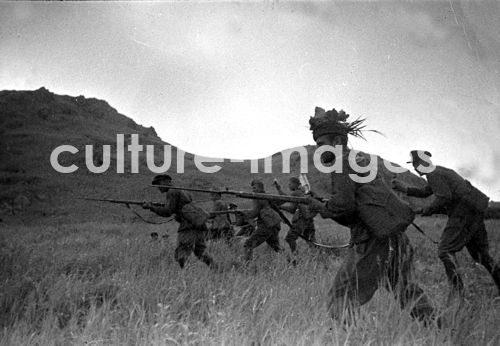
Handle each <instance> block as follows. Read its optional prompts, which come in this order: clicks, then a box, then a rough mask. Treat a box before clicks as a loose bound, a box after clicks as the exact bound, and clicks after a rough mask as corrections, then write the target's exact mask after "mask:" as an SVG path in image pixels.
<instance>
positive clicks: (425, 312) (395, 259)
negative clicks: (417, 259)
mask: <svg viewBox="0 0 500 346" xmlns="http://www.w3.org/2000/svg"><path fill="white" fill-rule="evenodd" d="M392 241H393V243H394V244H391V245H392V248H393V249H394V251H393V252H392V258H391V259H390V261H389V267H388V268H387V274H388V278H389V284H390V288H391V290H392V292H393V293H394V295H395V296H396V299H398V300H399V302H400V305H401V308H403V309H404V308H405V307H407V306H411V307H412V308H411V316H412V317H413V318H417V319H419V320H421V321H424V322H430V321H432V320H433V319H434V318H435V317H436V310H435V309H434V307H433V306H432V304H431V303H430V300H429V298H428V297H427V296H426V295H425V293H424V291H423V290H422V288H421V287H420V286H419V285H418V284H416V283H413V282H412V279H411V274H412V270H413V248H412V246H411V244H410V242H409V240H408V237H407V236H406V234H401V235H400V236H398V237H394V238H392Z"/></svg>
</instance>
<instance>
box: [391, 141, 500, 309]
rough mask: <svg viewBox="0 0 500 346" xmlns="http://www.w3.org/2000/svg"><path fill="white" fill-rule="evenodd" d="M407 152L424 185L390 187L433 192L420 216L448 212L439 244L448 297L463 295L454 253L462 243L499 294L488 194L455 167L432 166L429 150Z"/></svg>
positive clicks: (426, 193) (408, 191)
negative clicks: (486, 219)
mask: <svg viewBox="0 0 500 346" xmlns="http://www.w3.org/2000/svg"><path fill="white" fill-rule="evenodd" d="M410 155H411V161H408V163H411V164H412V165H413V167H414V168H415V171H416V172H417V173H418V174H419V175H420V176H424V175H425V177H426V178H427V185H426V186H425V187H423V188H416V187H407V186H406V185H405V184H403V183H402V182H400V181H398V180H394V181H393V188H394V189H395V190H397V191H401V192H404V193H405V194H407V195H408V196H415V197H421V198H425V197H429V196H431V195H434V196H435V199H434V201H433V202H432V203H431V204H430V205H428V206H426V207H424V208H422V209H421V210H419V211H418V212H420V213H421V214H422V215H423V216H429V215H432V214H439V213H443V214H446V215H448V223H447V224H446V227H445V228H444V230H443V233H442V234H441V240H440V242H439V247H438V256H439V259H441V261H442V262H443V265H444V268H445V271H446V275H447V277H448V281H449V283H450V286H451V290H450V294H449V297H448V301H450V300H451V299H452V298H453V297H455V296H457V295H458V296H459V297H462V296H463V290H464V284H463V281H462V278H461V276H460V274H459V273H458V265H457V261H456V257H455V254H456V253H457V252H458V251H461V250H462V249H463V248H464V247H466V248H467V250H468V251H469V254H470V255H471V257H472V258H473V259H474V261H476V262H477V263H480V264H482V265H483V266H484V267H485V268H486V270H487V271H488V272H489V273H490V274H491V276H492V277H493V280H494V281H495V284H496V285H497V287H498V292H499V294H500V266H499V265H498V263H495V261H494V260H493V258H492V257H491V256H490V254H489V251H488V234H487V232H486V227H485V225H484V212H485V210H486V209H487V208H488V200H489V198H488V197H487V196H486V195H484V194H483V193H482V192H481V191H479V190H478V189H477V188H475V187H474V186H472V185H471V184H470V183H469V182H468V181H467V180H465V179H463V178H462V177H461V176H460V175H458V174H457V173H456V172H455V171H453V170H451V169H449V168H445V167H441V166H434V165H433V164H432V162H431V160H430V157H431V156H432V155H431V154H430V153H429V152H427V151H420V150H413V151H411V152H410Z"/></svg>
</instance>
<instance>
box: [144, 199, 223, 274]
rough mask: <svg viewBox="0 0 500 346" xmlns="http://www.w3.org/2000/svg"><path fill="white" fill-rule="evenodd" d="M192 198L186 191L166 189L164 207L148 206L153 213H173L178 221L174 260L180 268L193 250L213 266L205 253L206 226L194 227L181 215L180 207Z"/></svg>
mask: <svg viewBox="0 0 500 346" xmlns="http://www.w3.org/2000/svg"><path fill="white" fill-rule="evenodd" d="M191 202H192V199H191V196H189V195H188V194H187V193H186V192H184V191H181V190H168V191H167V193H166V204H165V206H164V207H150V210H151V211H153V212H154V213H156V214H158V215H160V216H164V217H168V216H171V215H175V220H176V221H177V222H179V228H178V230H177V247H176V249H175V260H176V261H177V262H178V263H179V265H180V266H181V268H183V267H184V264H185V263H186V261H187V259H188V258H189V256H190V255H191V253H193V252H194V254H195V256H196V257H197V258H198V259H200V260H201V261H203V262H204V263H205V264H206V265H208V266H213V265H214V261H213V259H212V257H210V256H209V255H208V254H207V253H206V249H207V246H206V243H205V238H206V235H207V231H208V230H207V227H206V226H205V225H203V226H201V227H195V226H193V225H192V224H190V223H189V222H188V221H187V220H186V219H185V218H184V217H183V215H182V208H183V207H184V206H185V205H186V204H188V203H191Z"/></svg>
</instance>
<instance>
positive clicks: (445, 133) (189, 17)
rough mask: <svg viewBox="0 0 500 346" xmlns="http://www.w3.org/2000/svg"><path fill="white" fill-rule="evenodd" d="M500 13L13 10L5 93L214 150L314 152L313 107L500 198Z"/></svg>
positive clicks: (454, 8) (448, 9)
mask: <svg viewBox="0 0 500 346" xmlns="http://www.w3.org/2000/svg"><path fill="white" fill-rule="evenodd" d="M499 18H500V5H499V3H498V2H464V3H459V2H454V1H453V2H451V1H443V2H425V3H388V2H383V3H372V2H370V3H368V2H355V3H344V2H335V3H322V2H318V3H310V2H308V3H283V2H280V3H275V4H273V3H253V4H243V3H225V4H222V3H205V4H203V3H158V2H150V3H137V2H134V3H127V2H117V3H99V2H90V3H61V2H54V3H46V2H42V3H33V2H23V3H1V4H0V53H1V54H0V89H18V90H24V89H30V90H32V89H37V88H39V87H41V86H45V87H46V88H48V89H49V90H50V91H52V92H55V93H58V94H68V95H85V96H87V97H96V98H99V99H104V100H106V101H108V102H109V103H110V105H111V106H113V107H114V108H116V109H117V110H118V111H119V112H120V113H122V114H125V115H127V116H129V117H131V118H133V119H134V120H135V121H136V122H138V123H140V124H143V125H144V126H154V128H155V129H156V131H157V132H158V134H159V135H160V137H161V138H162V139H163V140H165V141H166V142H169V143H171V144H173V145H176V146H179V147H180V148H181V149H183V150H186V151H189V152H193V153H196V154H200V155H205V156H211V157H230V158H257V157H264V156H268V155H270V154H272V153H274V152H277V151H280V150H282V149H286V148H289V147H296V146H300V145H305V144H312V143H313V140H312V136H311V133H310V131H309V129H308V119H309V116H312V115H313V113H314V107H315V106H321V107H323V108H325V109H331V108H333V107H335V108H338V109H340V108H343V109H345V110H346V111H347V112H348V113H350V114H352V117H353V118H357V117H358V116H362V117H367V118H368V120H367V124H368V127H370V128H374V129H377V130H379V131H381V132H383V133H384V134H385V135H386V137H383V136H380V135H377V134H368V135H367V139H368V141H367V142H362V141H357V140H355V141H352V142H351V143H352V145H353V147H354V148H355V149H360V150H364V151H368V152H371V153H376V154H379V155H381V156H383V157H385V158H387V159H390V160H392V161H395V162H397V163H400V164H404V162H405V161H407V157H408V152H409V151H410V150H411V149H426V150H429V151H431V152H432V153H433V158H434V162H435V163H436V164H441V165H444V166H448V167H451V168H453V169H457V170H459V172H460V173H462V174H464V175H465V176H467V177H469V178H470V179H471V180H472V181H473V182H474V183H475V184H476V185H478V186H480V187H481V188H483V189H484V190H485V191H486V192H487V193H488V194H489V195H490V196H493V197H494V198H496V199H500V144H499V143H500V136H499V131H500V73H499V71H500V20H499Z"/></svg>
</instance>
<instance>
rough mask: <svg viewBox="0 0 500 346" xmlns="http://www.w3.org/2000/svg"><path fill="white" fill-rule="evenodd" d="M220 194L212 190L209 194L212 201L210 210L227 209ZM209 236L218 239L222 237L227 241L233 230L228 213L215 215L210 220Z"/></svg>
mask: <svg viewBox="0 0 500 346" xmlns="http://www.w3.org/2000/svg"><path fill="white" fill-rule="evenodd" d="M221 198H222V196H221V194H220V193H217V192H214V193H212V194H211V199H212V202H213V205H212V211H215V212H218V211H228V210H229V209H228V206H227V204H226V203H225V202H224V201H222V199H221ZM210 233H211V238H214V239H220V238H224V239H226V241H227V242H229V241H230V240H231V238H232V237H233V230H232V229H231V219H230V218H229V214H221V215H215V216H214V217H213V221H212V227H211V229H210Z"/></svg>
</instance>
